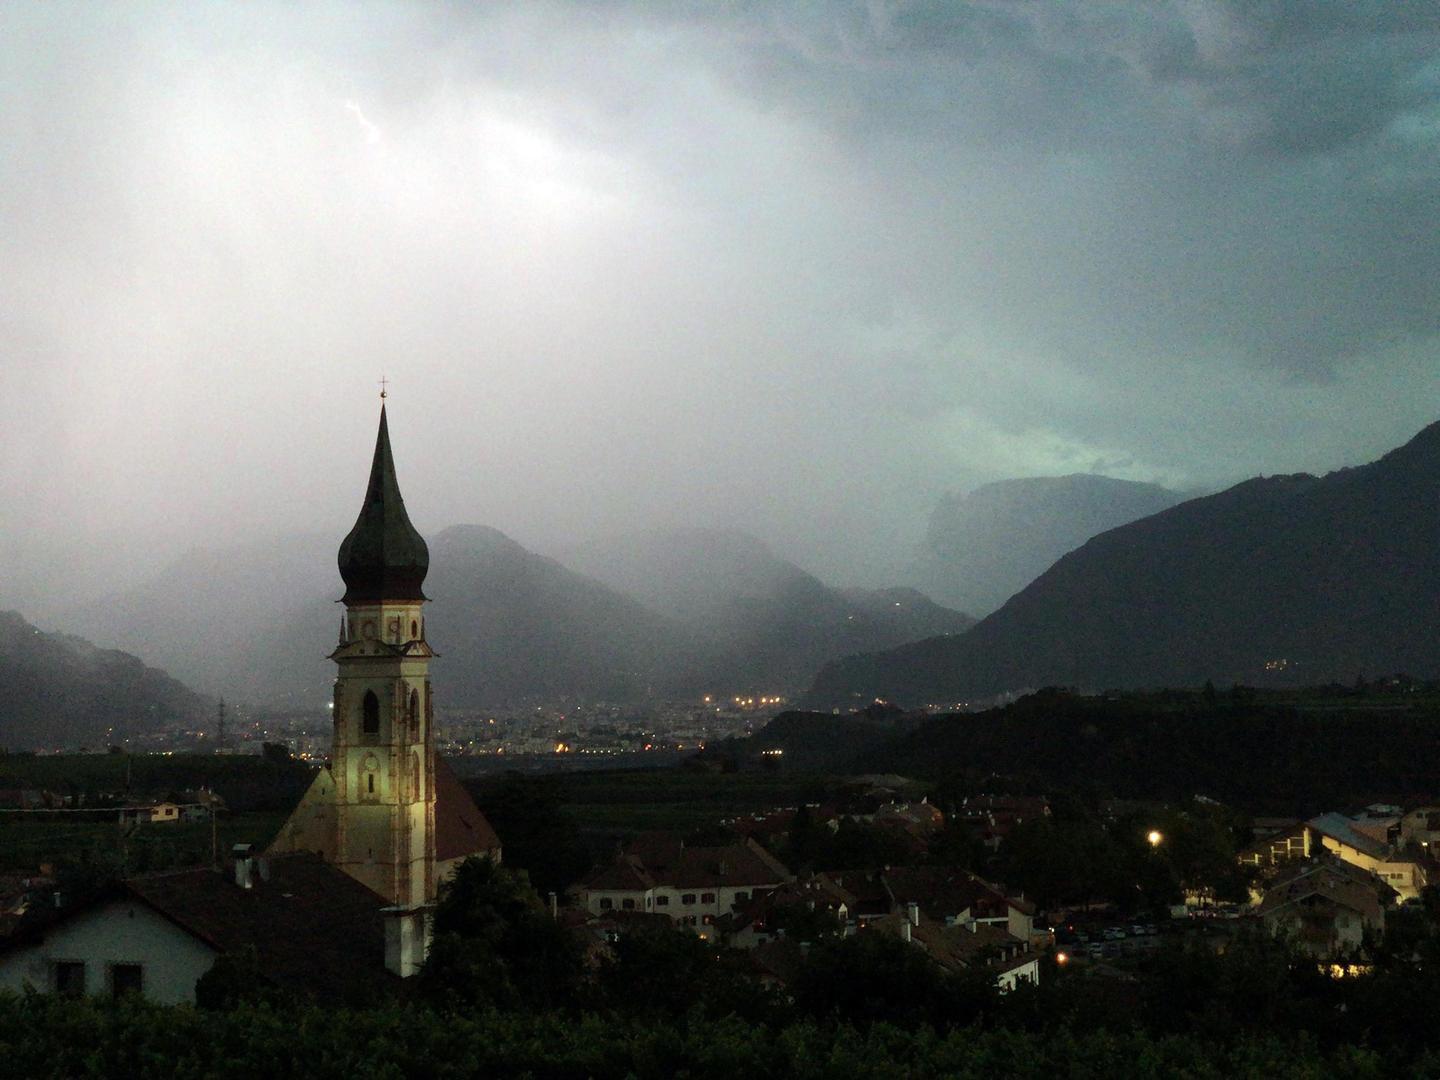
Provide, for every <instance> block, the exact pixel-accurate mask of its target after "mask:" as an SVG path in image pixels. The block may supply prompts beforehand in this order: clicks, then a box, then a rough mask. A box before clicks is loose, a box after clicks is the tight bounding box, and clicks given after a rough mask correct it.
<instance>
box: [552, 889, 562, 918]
mask: <svg viewBox="0 0 1440 1080" xmlns="http://www.w3.org/2000/svg"><path fill="white" fill-rule="evenodd" d="M550 917H551V918H552V919H558V918H560V898H559V897H557V896H556V895H555V891H554V890H553V889H552V890H551V891H550Z"/></svg>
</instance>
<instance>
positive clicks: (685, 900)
mask: <svg viewBox="0 0 1440 1080" xmlns="http://www.w3.org/2000/svg"><path fill="white" fill-rule="evenodd" d="M694 902H695V894H694V893H693V892H687V893H685V894H684V895H683V896H681V897H680V903H682V904H693V903H694Z"/></svg>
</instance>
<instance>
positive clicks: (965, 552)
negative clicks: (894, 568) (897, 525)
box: [911, 474, 1185, 615]
mask: <svg viewBox="0 0 1440 1080" xmlns="http://www.w3.org/2000/svg"><path fill="white" fill-rule="evenodd" d="M1184 498H1185V496H1184V495H1181V494H1179V493H1178V492H1174V491H1169V490H1167V489H1165V488H1163V487H1160V486H1159V485H1158V484H1141V483H1137V482H1135V481H1132V480H1114V479H1111V478H1109V477H1105V476H1087V475H1079V474H1077V475H1074V476H1037V477H1029V478H1026V479H1020V480H1000V481H997V482H995V483H993V484H984V485H982V486H980V487H978V488H976V489H975V490H974V491H972V492H970V493H969V494H967V495H947V496H945V497H944V498H943V499H941V500H940V503H939V505H937V506H936V507H935V510H934V512H933V513H932V514H931V515H930V524H929V527H928V528H927V529H926V531H925V543H924V545H923V547H922V548H921V551H920V556H919V558H918V559H917V560H916V565H915V567H914V568H913V569H912V570H911V574H912V575H913V580H914V581H915V582H916V584H918V585H919V586H920V587H921V588H923V589H925V590H926V591H927V592H928V593H929V594H930V595H931V596H934V597H937V598H939V599H941V600H942V601H943V602H945V603H948V604H953V605H954V606H956V607H959V608H962V609H963V610H965V611H969V612H972V613H974V614H977V615H988V614H989V613H990V612H991V611H994V610H995V609H996V608H998V607H999V606H1000V605H1001V604H1003V603H1004V602H1005V601H1006V600H1008V599H1010V597H1011V596H1013V595H1014V594H1015V593H1017V592H1019V591H1020V590H1021V589H1023V588H1024V587H1025V586H1026V585H1029V584H1030V582H1032V581H1034V580H1035V579H1036V578H1037V577H1039V576H1040V575H1041V574H1042V573H1043V572H1044V571H1046V570H1047V569H1049V567H1050V564H1051V563H1053V562H1054V561H1055V560H1056V559H1058V558H1060V556H1061V555H1064V554H1065V553H1066V552H1067V551H1071V550H1073V549H1074V548H1077V547H1079V546H1080V545H1081V544H1083V543H1084V542H1085V541H1086V540H1089V539H1090V538H1091V537H1092V536H1096V535H1098V534H1100V533H1102V532H1105V531H1106V530H1107V529H1113V528H1115V527H1116V526H1118V525H1124V524H1127V523H1128V522H1131V521H1134V520H1136V519H1137V518H1142V517H1148V516H1149V515H1151V514H1154V513H1158V512H1159V511H1161V510H1164V509H1165V508H1166V507H1170V506H1174V505H1175V504H1176V503H1178V502H1181V501H1182V500H1183V499H1184Z"/></svg>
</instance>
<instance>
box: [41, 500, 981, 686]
mask: <svg viewBox="0 0 1440 1080" xmlns="http://www.w3.org/2000/svg"><path fill="white" fill-rule="evenodd" d="M337 545H338V541H336V540H325V539H323V538H320V537H315V536H296V537H289V538H285V539H283V540H280V541H275V542H253V543H250V544H246V545H243V546H240V547H233V548H227V549H222V550H216V551H211V552H203V553H191V554H190V555H188V556H186V557H185V558H184V559H181V560H179V561H177V562H176V563H175V564H173V565H172V566H170V567H167V568H166V569H165V570H164V571H162V572H161V573H160V574H159V575H157V576H155V577H154V578H152V579H151V580H150V581H148V582H146V583H144V584H143V585H141V586H138V587H136V588H134V589H131V590H127V591H126V592H123V593H120V594H117V595H114V596H109V597H106V598H104V599H103V600H101V601H99V602H95V603H89V604H85V605H82V606H79V607H76V608H73V609H72V610H70V611H69V612H66V613H65V614H64V616H63V622H64V625H67V626H77V627H84V628H85V631H86V633H87V634H88V635H90V636H92V637H93V638H95V639H96V640H97V641H101V642H104V643H106V644H111V645H115V646H118V647H123V648H127V649H130V650H132V651H136V652H139V653H141V654H142V655H143V656H144V657H145V658H146V659H147V660H148V661H149V662H151V663H155V664H158V665H160V666H163V667H164V668H165V669H166V670H167V671H169V672H170V673H171V674H173V675H175V676H177V677H178V678H181V679H183V680H184V681H186V682H187V683H190V684H191V685H193V686H196V687H199V688H203V689H205V690H206V691H208V692H211V693H215V694H223V695H225V696H226V697H229V698H232V699H240V700H243V701H248V702H257V703H262V704H277V705H288V706H300V707H310V708H317V707H321V706H323V703H324V702H325V701H327V700H328V697H329V692H330V684H331V681H332V680H333V678H334V670H333V665H331V664H330V663H329V662H328V661H327V660H326V655H327V653H328V651H329V649H330V648H331V647H333V643H334V642H335V640H336V637H337V635H338V618H339V615H338V613H339V609H338V607H337V606H336V605H335V604H334V602H333V601H334V600H335V598H336V596H338V594H339V591H340V588H339V586H340V581H339V577H338V574H337V573H336V570H335V548H336V547H337ZM429 546H430V572H429V575H428V577H427V578H426V580H425V591H426V593H427V595H429V596H430V597H431V598H432V600H431V603H430V604H429V606H428V607H427V609H426V610H427V637H428V638H429V640H430V642H431V644H432V645H434V647H435V648H436V649H437V650H438V651H439V652H440V654H441V659H440V660H439V661H437V665H436V672H437V675H438V674H439V673H443V678H442V679H440V680H439V682H438V687H437V689H438V691H439V692H440V693H443V695H444V696H443V698H442V699H441V702H442V704H445V705H467V706H481V705H485V706H515V705H519V704H523V703H527V702H535V701H545V702H552V703H553V702H555V701H557V700H560V699H562V698H567V697H569V698H578V699H583V700H591V701H594V700H604V701H619V702H625V701H643V700H647V699H653V698H659V697H667V696H683V697H690V696H695V697H698V696H700V695H701V694H703V693H706V692H720V693H729V692H731V691H750V692H762V693H763V692H794V691H797V690H800V689H803V688H804V687H805V686H806V685H808V683H809V681H810V679H811V677H812V676H813V675H814V673H815V672H816V671H817V670H818V669H819V668H820V666H821V665H822V664H824V663H825V662H827V661H829V660H834V659H838V658H839V657H842V656H846V655H849V654H851V653H855V652H865V651H873V650H875V649H883V648H889V647H891V646H894V645H899V644H902V643H904V642H909V641H917V640H920V639H921V638H926V637H930V636H932V635H934V634H940V633H953V632H958V631H961V630H964V629H967V628H968V627H969V626H970V625H972V624H973V622H974V620H973V619H971V618H970V617H969V616H967V615H964V614H961V613H959V612H955V611H950V610H949V609H946V608H942V607H940V606H938V605H936V604H934V603H932V602H931V601H929V600H928V599H927V598H925V597H924V596H923V595H921V594H920V593H917V592H915V591H914V590H913V589H888V590H864V589H846V590H836V589H832V588H830V587H828V586H826V585H824V584H823V583H822V582H820V581H819V580H818V579H817V578H815V577H813V576H811V575H810V574H807V573H805V572H804V571H803V570H801V569H800V568H799V567H796V566H794V565H793V564H790V563H787V562H784V561H783V560H780V559H777V558H776V557H775V556H774V555H773V554H771V553H770V552H769V550H768V549H767V548H766V547H765V545H764V544H762V543H761V542H760V541H758V540H756V539H754V538H753V537H750V536H747V535H745V534H743V533H739V532H734V531H725V532H708V531H703V530H691V531H687V532H681V533H674V534H671V533H665V534H659V535H653V536H651V535H632V536H627V537H623V538H618V539H617V540H616V541H614V543H613V545H609V544H596V545H592V546H590V547H588V548H587V549H586V551H585V552H584V553H579V552H577V553H575V554H576V558H577V560H578V562H577V565H581V566H584V567H585V568H586V569H587V570H591V571H595V573H594V576H587V575H586V574H582V573H579V572H577V571H576V570H574V569H571V568H569V567H567V566H566V565H564V564H562V563H561V562H558V561H556V560H555V559H552V558H549V557H547V556H545V555H540V554H537V553H535V552H532V551H529V550H527V549H526V548H524V547H522V546H521V545H520V544H518V543H516V542H515V541H514V540H512V539H510V538H509V537H507V536H506V535H504V534H503V533H501V532H499V531H498V530H496V529H493V528H489V527H487V526H482V525H457V526H453V527H451V528H448V529H443V530H441V531H440V532H439V533H438V534H437V535H435V536H433V537H431V538H430V541H429Z"/></svg>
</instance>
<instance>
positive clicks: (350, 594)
mask: <svg viewBox="0 0 1440 1080" xmlns="http://www.w3.org/2000/svg"><path fill="white" fill-rule="evenodd" d="M338 561H339V565H340V576H341V578H343V579H344V581H345V596H344V603H346V604H357V603H362V604H363V603H377V602H379V601H383V600H395V601H420V600H424V599H425V594H424V593H423V592H421V591H420V586H421V584H422V583H423V582H424V581H425V573H426V571H427V570H429V569H430V550H429V548H427V547H426V546H425V538H424V537H422V536H421V535H420V533H419V532H418V531H416V529H415V526H414V525H412V524H410V516H409V515H408V514H407V513H405V500H404V499H403V498H401V496H400V483H399V481H398V480H396V478H395V461H394V458H393V457H391V454H390V428H389V425H388V424H387V423H386V420H385V406H384V405H383V404H382V405H381V406H380V431H379V434H378V435H376V437H375V457H374V459H373V460H372V461H371V463H370V484H369V486H368V487H367V488H366V489H365V503H364V505H363V506H361V508H360V516H359V517H357V518H356V519H355V526H354V528H352V529H351V530H350V533H349V535H348V536H346V537H345V540H344V541H343V542H342V543H341V545H340V555H339V560H338Z"/></svg>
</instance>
